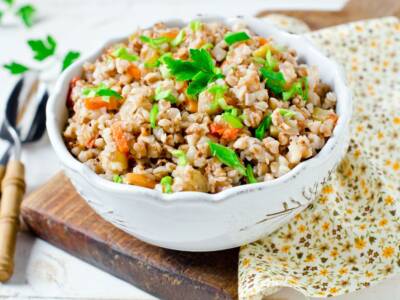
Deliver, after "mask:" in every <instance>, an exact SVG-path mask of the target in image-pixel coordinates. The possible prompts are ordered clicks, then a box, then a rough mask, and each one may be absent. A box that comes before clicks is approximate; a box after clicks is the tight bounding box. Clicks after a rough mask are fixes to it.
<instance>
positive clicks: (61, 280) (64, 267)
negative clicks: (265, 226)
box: [0, 0, 400, 300]
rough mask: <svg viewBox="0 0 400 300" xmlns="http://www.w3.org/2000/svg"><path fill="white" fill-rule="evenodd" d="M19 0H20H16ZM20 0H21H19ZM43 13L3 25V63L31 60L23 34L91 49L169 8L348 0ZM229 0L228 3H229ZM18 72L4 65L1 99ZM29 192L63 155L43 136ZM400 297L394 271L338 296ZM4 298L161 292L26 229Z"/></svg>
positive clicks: (44, 9)
mask: <svg viewBox="0 0 400 300" xmlns="http://www.w3.org/2000/svg"><path fill="white" fill-rule="evenodd" d="M16 1H19V0H16ZM21 2H22V0H21ZM32 2H34V3H35V5H36V6H37V8H38V10H39V13H40V17H41V21H40V22H39V23H38V24H37V25H36V26H34V27H33V28H32V29H30V30H25V29H24V28H23V27H9V26H0V64H1V65H2V64H4V63H7V62H9V61H10V60H20V61H21V62H23V63H29V62H31V60H30V52H29V49H28V47H27V46H26V43H25V41H26V40H27V39H28V38H43V37H45V36H46V35H47V34H51V35H53V36H54V37H55V38H56V40H57V41H58V43H59V51H60V52H63V51H67V50H70V49H74V50H79V51H81V52H82V53H85V52H87V51H90V49H92V48H94V47H96V46H97V45H98V44H100V43H101V42H102V41H103V40H105V39H107V37H110V36H115V35H116V34H117V35H122V34H125V33H126V34H128V33H130V32H132V31H134V30H135V28H136V27H137V24H143V23H144V22H145V23H146V24H151V23H152V22H153V21H156V20H159V19H162V18H168V17H170V16H176V17H178V16H182V15H189V16H191V15H195V14H197V13H207V12H208V13H215V14H216V13H221V12H223V13H224V14H226V15H236V14H255V13H256V12H257V11H258V10H259V9H265V8H273V7H274V8H285V7H289V6H292V7H295V8H307V7H310V6H316V7H317V6H318V7H323V8H325V9H332V8H339V7H340V6H341V5H343V2H344V1H343V0H324V1H318V0H303V1H295V0H281V1H270V0H263V1H262V0H246V1H245V2H246V5H240V3H243V1H239V0H230V1H229V0H221V1H215V0H201V1H189V0H186V1H180V0H172V1H168V3H166V2H167V1H161V0H145V1H134V0H86V1H80V0H70V1H61V0H35V1H33V0H32ZM226 3H229V5H228V6H227V5H226ZM15 80H16V78H15V77H11V76H9V75H7V73H6V72H4V71H3V70H0V106H1V105H2V104H3V103H4V101H2V100H4V98H5V97H6V96H7V95H8V93H9V92H10V89H11V88H12V86H13V84H14V82H15ZM23 161H24V163H25V164H26V166H27V174H26V179H27V183H28V192H29V191H32V190H33V189H35V188H36V187H38V186H39V185H40V184H42V183H43V182H45V181H46V180H47V179H49V178H50V177H51V176H52V175H53V174H55V173H56V172H57V171H58V170H59V169H60V167H59V164H58V161H57V159H56V157H55V155H54V153H53V151H52V149H51V147H50V146H49V143H48V139H47V137H46V136H45V137H44V138H43V139H42V140H41V141H40V142H39V143H36V144H33V145H28V146H26V147H24V151H23ZM377 298H381V299H382V300H400V278H393V279H391V280H387V281H386V282H383V283H381V284H380V285H378V286H376V287H372V288H369V289H365V290H363V291H360V292H357V293H354V294H351V295H348V296H343V297H339V298H337V299H342V300H344V299H346V300H361V299H362V300H373V299H377ZM0 299H137V300H138V299H141V300H147V299H155V298H154V297H152V296H150V295H148V294H147V293H144V292H142V291H140V290H139V289H137V288H135V287H133V286H132V285H130V284H127V283H125V282H123V281H121V280H119V279H117V278H115V277H113V276H111V275H109V274H107V273H105V272H103V271H101V270H99V269H96V268H95V267H92V266H91V265H88V264H86V263H85V262H82V261H80V260H79V259H77V258H75V257H72V256H71V255H69V254H67V253H65V252H63V251H62V250H59V249H57V248H55V247H53V246H51V245H49V244H48V243H46V242H44V241H42V240H40V239H38V238H35V237H33V236H31V235H30V234H28V233H21V234H20V236H19V239H18V245H17V253H16V270H15V275H14V277H13V278H12V280H11V281H10V282H8V283H7V284H0ZM272 299H276V300H277V299H280V300H283V299H287V300H298V299H305V298H304V296H302V295H300V294H299V293H297V292H295V291H293V290H290V289H283V290H282V291H281V292H279V293H278V294H276V295H275V296H273V297H272Z"/></svg>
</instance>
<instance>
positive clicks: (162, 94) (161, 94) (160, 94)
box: [154, 87, 177, 104]
mask: <svg viewBox="0 0 400 300" xmlns="http://www.w3.org/2000/svg"><path fill="white" fill-rule="evenodd" d="M161 99H165V100H167V101H169V102H171V103H172V104H175V103H176V102H177V100H176V97H175V96H174V95H173V94H172V91H171V90H164V91H163V90H162V89H161V87H157V88H156V94H155V96H154V100H156V101H159V100H161Z"/></svg>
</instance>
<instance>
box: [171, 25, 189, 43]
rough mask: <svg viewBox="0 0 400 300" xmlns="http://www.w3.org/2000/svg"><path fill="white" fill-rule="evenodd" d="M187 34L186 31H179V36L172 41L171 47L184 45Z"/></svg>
mask: <svg viewBox="0 0 400 300" xmlns="http://www.w3.org/2000/svg"><path fill="white" fill-rule="evenodd" d="M185 36H186V32H185V30H184V29H182V30H181V31H179V33H178V35H177V36H176V37H175V38H174V39H173V40H172V41H171V45H172V46H174V47H176V46H179V45H180V44H182V42H183V41H184V40H185Z"/></svg>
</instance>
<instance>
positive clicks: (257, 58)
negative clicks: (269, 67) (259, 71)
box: [252, 56, 265, 65]
mask: <svg viewBox="0 0 400 300" xmlns="http://www.w3.org/2000/svg"><path fill="white" fill-rule="evenodd" d="M252 60H253V61H254V62H256V63H258V64H260V65H264V64H265V59H264V58H261V57H258V56H255V57H252Z"/></svg>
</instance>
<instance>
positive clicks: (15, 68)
mask: <svg viewBox="0 0 400 300" xmlns="http://www.w3.org/2000/svg"><path fill="white" fill-rule="evenodd" d="M4 68H5V69H7V70H8V71H10V73H11V74H13V75H18V74H22V73H25V72H26V71H28V70H29V68H28V67H27V66H24V65H21V64H19V63H16V62H11V63H10V64H6V65H4Z"/></svg>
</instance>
